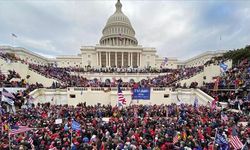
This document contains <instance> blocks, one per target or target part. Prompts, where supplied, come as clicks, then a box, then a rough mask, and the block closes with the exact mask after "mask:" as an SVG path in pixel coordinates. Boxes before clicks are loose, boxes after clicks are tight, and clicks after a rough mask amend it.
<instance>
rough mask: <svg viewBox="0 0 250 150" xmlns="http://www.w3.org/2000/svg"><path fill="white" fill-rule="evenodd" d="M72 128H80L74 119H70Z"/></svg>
mask: <svg viewBox="0 0 250 150" xmlns="http://www.w3.org/2000/svg"><path fill="white" fill-rule="evenodd" d="M72 129H73V130H81V125H80V123H78V122H76V121H75V120H73V121H72Z"/></svg>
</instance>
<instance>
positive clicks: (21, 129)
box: [9, 126, 32, 135]
mask: <svg viewBox="0 0 250 150" xmlns="http://www.w3.org/2000/svg"><path fill="white" fill-rule="evenodd" d="M30 130H32V128H29V127H26V126H19V127H18V129H11V130H10V132H9V134H10V135H15V134H19V133H23V132H26V131H30Z"/></svg>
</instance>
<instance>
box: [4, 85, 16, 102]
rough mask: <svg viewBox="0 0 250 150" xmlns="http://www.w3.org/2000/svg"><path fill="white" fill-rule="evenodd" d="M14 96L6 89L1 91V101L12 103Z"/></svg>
mask: <svg viewBox="0 0 250 150" xmlns="http://www.w3.org/2000/svg"><path fill="white" fill-rule="evenodd" d="M14 99H15V96H14V95H13V94H11V93H10V92H8V91H7V90H6V89H3V91H2V101H4V102H6V103H8V104H9V105H12V106H13V105H14Z"/></svg>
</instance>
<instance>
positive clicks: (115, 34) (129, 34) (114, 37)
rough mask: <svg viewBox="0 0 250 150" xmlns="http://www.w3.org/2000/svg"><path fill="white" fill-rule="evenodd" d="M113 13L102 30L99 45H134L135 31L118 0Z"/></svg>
mask: <svg viewBox="0 0 250 150" xmlns="http://www.w3.org/2000/svg"><path fill="white" fill-rule="evenodd" d="M115 6H116V11H115V13H114V14H113V15H112V16H110V17H109V19H108V21H107V23H106V26H105V27H104V29H103V31H102V34H103V36H102V38H101V39H100V45H111V46H136V45H138V42H137V40H136V38H135V31H134V29H133V27H132V25H131V23H130V21H129V19H128V17H127V16H126V15H125V14H124V13H123V12H122V4H121V2H120V0H118V1H117V3H116V5H115Z"/></svg>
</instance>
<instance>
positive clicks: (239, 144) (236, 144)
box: [230, 135, 244, 149]
mask: <svg viewBox="0 0 250 150" xmlns="http://www.w3.org/2000/svg"><path fill="white" fill-rule="evenodd" d="M230 143H231V145H232V146H233V147H234V149H241V148H242V147H243V146H244V145H243V143H242V142H241V141H240V139H239V137H238V136H237V135H235V136H233V135H232V136H231V137H230Z"/></svg>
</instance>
